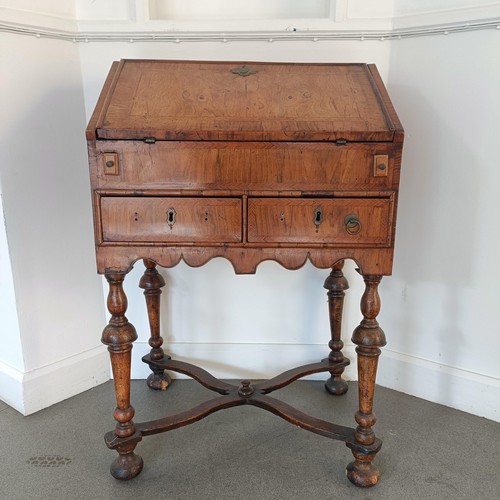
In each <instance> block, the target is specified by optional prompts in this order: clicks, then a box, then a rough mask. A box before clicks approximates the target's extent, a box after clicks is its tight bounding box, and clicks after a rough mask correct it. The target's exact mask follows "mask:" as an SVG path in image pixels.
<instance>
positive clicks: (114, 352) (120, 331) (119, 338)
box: [102, 273, 143, 479]
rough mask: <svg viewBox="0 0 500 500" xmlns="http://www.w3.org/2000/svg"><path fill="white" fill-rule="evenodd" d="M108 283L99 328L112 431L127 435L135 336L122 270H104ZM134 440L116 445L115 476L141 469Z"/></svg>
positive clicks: (130, 425)
mask: <svg viewBox="0 0 500 500" xmlns="http://www.w3.org/2000/svg"><path fill="white" fill-rule="evenodd" d="M105 276H106V279H107V280H108V283H109V294H108V310H109V312H110V313H111V319H110V320H109V324H108V325H107V326H106V328H104V331H103V332H102V342H103V343H104V344H106V345H107V346H108V351H109V354H110V357H111V366H112V369H113V378H114V383H115V393H116V409H115V412H114V417H115V420H116V422H117V424H116V427H115V430H114V433H115V435H116V436H117V437H120V438H125V437H130V436H132V435H133V434H134V433H135V426H134V422H133V421H132V418H133V417H134V413H135V412H134V408H133V407H132V406H131V405H130V363H131V352H132V342H134V340H136V339H137V333H136V331H135V328H134V326H133V325H132V324H131V323H129V322H128V320H127V318H126V316H125V311H126V310H127V296H126V295H125V292H124V291H123V280H124V279H125V273H107V274H105ZM136 444H137V443H132V444H127V445H124V446H121V447H120V446H119V447H117V451H118V457H117V458H116V459H115V460H114V462H113V463H112V464H111V474H112V476H113V477H115V478H116V479H132V478H133V477H135V476H137V474H139V473H140V472H141V470H142V465H143V462H142V458H141V457H140V456H139V455H136V454H135V453H134V449H135V446H136Z"/></svg>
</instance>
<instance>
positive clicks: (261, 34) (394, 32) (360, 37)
mask: <svg viewBox="0 0 500 500" xmlns="http://www.w3.org/2000/svg"><path fill="white" fill-rule="evenodd" d="M485 29H497V30H500V17H499V18H494V19H483V20H479V21H468V22H463V23H452V24H440V25H432V26H418V27H410V28H401V29H391V30H356V31H355V30H334V31H333V30H318V31H293V30H292V31H230V32H225V33H221V32H214V31H199V32H194V31H188V32H179V31H177V32H165V31H153V30H151V31H89V32H76V31H67V30H60V29H50V28H45V27H40V26H33V25H23V24H18V23H9V22H7V23H6V22H0V32H5V33H12V34H17V35H28V36H35V37H37V38H50V39H57V40H63V41H69V42H74V43H88V42H131V43H133V42H177V43H179V42H207V41H212V42H214V41H219V42H244V41H252V42H256V41H263V42H277V41H282V42H285V41H287V42H290V41H313V42H319V41H326V40H330V41H331V40H351V41H364V40H380V41H384V40H394V39H403V38H414V37H421V36H436V35H449V34H453V33H463V32H471V31H478V30H485Z"/></svg>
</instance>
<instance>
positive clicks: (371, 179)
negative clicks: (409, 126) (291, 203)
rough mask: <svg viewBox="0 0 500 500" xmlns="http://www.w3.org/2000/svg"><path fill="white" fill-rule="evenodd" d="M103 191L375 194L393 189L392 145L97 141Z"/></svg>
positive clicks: (97, 175)
mask: <svg viewBox="0 0 500 500" xmlns="http://www.w3.org/2000/svg"><path fill="white" fill-rule="evenodd" d="M96 148H97V151H96V152H95V155H91V158H92V160H93V186H94V187H95V188H98V189H117V188H119V189H169V190H177V189H178V190H186V189H189V190H192V191H193V190H232V191H245V192H248V191H251V190H253V191H256V190H257V191H263V190H266V191H269V190H272V191H300V192H313V191H316V192H318V191H319V192H331V191H370V190H386V189H390V188H391V189H394V188H395V186H396V184H397V182H398V180H399V163H400V149H398V147H397V146H395V145H393V144H383V143H381V144H379V145H373V144H347V145H345V146H336V145H335V144H322V143H314V144H311V143H248V144H246V143H237V142H234V143H213V142H212V143H211V142H208V143H203V142H196V141H192V142H189V141H188V142H173V141H172V142H169V141H158V142H157V143H155V144H145V143H142V142H131V141H102V142H101V141H98V142H97V144H96Z"/></svg>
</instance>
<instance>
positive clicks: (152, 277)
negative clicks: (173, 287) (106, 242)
mask: <svg viewBox="0 0 500 500" xmlns="http://www.w3.org/2000/svg"><path fill="white" fill-rule="evenodd" d="M144 265H145V266H146V270H145V271H144V275H143V276H142V278H141V280H140V282H139V286H140V287H141V288H142V289H143V290H144V296H145V297H146V307H147V309H148V318H149V328H150V331H151V337H150V339H149V345H150V346H151V352H150V356H151V359H153V360H155V361H157V360H159V359H163V358H164V357H165V353H164V352H163V349H162V347H161V346H162V344H163V338H162V337H160V295H161V288H162V287H163V286H165V280H164V279H163V277H162V276H161V274H160V273H159V272H158V270H157V269H156V264H155V263H154V262H153V261H152V260H148V259H144ZM167 358H168V359H170V357H169V356H167ZM151 369H152V371H153V373H151V375H149V377H148V379H147V384H148V387H150V388H151V389H156V390H162V391H164V390H165V389H167V387H169V385H170V384H171V382H172V380H171V379H170V377H169V376H168V374H167V372H166V371H165V370H163V369H162V368H158V367H152V368H151Z"/></svg>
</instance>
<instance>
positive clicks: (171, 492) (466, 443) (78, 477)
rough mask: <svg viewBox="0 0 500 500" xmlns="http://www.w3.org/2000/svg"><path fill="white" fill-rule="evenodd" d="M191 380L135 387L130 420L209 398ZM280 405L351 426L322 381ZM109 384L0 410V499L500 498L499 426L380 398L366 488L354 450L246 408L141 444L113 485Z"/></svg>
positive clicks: (350, 408) (303, 385)
mask: <svg viewBox="0 0 500 500" xmlns="http://www.w3.org/2000/svg"><path fill="white" fill-rule="evenodd" d="M212 395H213V393H211V392H209V391H207V390H206V389H204V388H203V387H201V386H200V385H199V384H197V383H196V382H193V381H191V380H178V381H175V382H174V383H173V385H172V386H171V387H170V388H169V389H168V391H166V392H164V393H161V392H155V391H151V390H149V389H147V387H146V385H145V382H144V381H133V384H132V403H133V404H134V406H135V408H136V418H135V420H136V421H142V420H149V419H152V418H159V417H162V416H165V415H166V414H170V413H174V412H178V411H181V410H183V409H187V408H190V407H191V406H193V405H194V404H197V403H198V402H201V401H202V400H205V399H208V398H210V397H212ZM273 395H275V396H276V397H279V398H280V399H283V400H284V401H286V402H288V403H290V404H292V405H294V406H296V407H298V408H300V409H302V410H304V411H306V412H308V413H311V414H313V415H315V416H317V417H319V418H323V419H326V420H331V421H334V422H335V423H338V424H342V425H348V426H354V424H353V413H354V411H355V409H356V399H357V387H356V384H355V383H350V387H349V392H348V393H347V394H346V395H345V396H341V397H333V396H330V395H329V394H327V393H326V392H325V391H324V389H323V384H322V383H321V382H315V381H298V382H295V383H293V384H292V385H290V386H288V387H287V388H285V389H282V390H280V391H278V392H277V393H274V394H273ZM113 408H114V393H113V386H112V383H111V382H108V383H106V384H103V385H101V386H98V387H96V388H94V389H92V390H90V391H88V392H85V393H83V394H80V395H78V396H75V397H73V398H71V399H68V400H67V401H63V402H61V403H59V404H57V405H54V406H52V407H50V408H47V409H45V410H43V411H40V412H38V413H36V414H34V415H31V416H28V417H23V416H21V415H20V414H19V413H17V412H16V411H15V410H13V409H11V408H10V407H8V406H6V405H4V404H3V403H0V435H1V450H2V453H1V454H0V499H1V500H31V499H33V500H39V499H56V500H59V499H61V500H63V499H64V500H73V499H78V500H79V499H82V500H87V499H99V500H100V499H103V500H104V499H123V500H128V499H135V500H137V499H172V500H183V499H186V500H187V499H189V500H198V499H204V500H211V499H214V500H223V499H238V500H239V499H241V500H245V499H252V500H253V499H258V500H268V499H269V500H271V499H279V500H282V499H283V500H285V499H286V500H293V499H297V500H299V499H300V500H303V499H312V498H317V499H363V500H364V499H383V500H393V499H394V500H408V499H409V500H411V499H418V500H426V499H429V500H431V499H432V500H448V499H450V500H451V499H453V500H456V499H485V500H498V499H500V461H499V460H500V459H499V457H500V424H498V423H495V422H492V421H489V420H486V419H483V418H479V417H475V416H472V415H469V414H466V413H463V412H460V411H457V410H452V409H450V408H447V407H444V406H440V405H437V404H432V403H429V402H426V401H423V400H421V399H417V398H414V397H411V396H407V395H404V394H401V393H398V392H395V391H391V390H389V389H385V388H382V387H378V388H377V392H376V401H375V410H376V414H377V417H378V422H377V424H376V426H375V430H376V433H377V435H378V436H379V437H380V438H381V439H382V440H383V442H384V445H383V447H382V450H381V451H380V453H379V454H378V456H377V458H376V460H375V463H376V464H377V465H378V467H379V469H380V471H381V479H380V482H379V484H378V485H376V486H375V487H373V488H371V489H368V490H364V489H359V488H356V487H355V486H353V485H352V484H351V483H350V482H349V481H348V480H347V478H346V477H345V474H344V470H345V466H346V465H347V463H348V462H350V461H351V457H352V456H351V452H350V450H349V449H348V448H347V447H346V446H345V445H344V444H343V443H342V442H338V441H331V440H329V439H326V438H323V437H320V436H317V435H315V434H312V433H309V432H307V431H304V430H302V429H299V428H297V427H294V426H292V425H290V424H289V423H287V422H285V421H283V420H281V419H280V418H278V417H276V416H274V415H272V414H270V413H268V412H265V411H263V410H261V409H258V408H255V407H249V406H243V407H237V408H233V409H229V410H223V411H220V412H217V413H215V414H213V415H211V416H209V417H207V418H206V419H204V420H202V421H200V422H197V423H195V424H193V425H190V426H187V427H184V428H181V429H178V430H174V431H171V432H167V433H164V434H159V435H156V436H148V437H145V438H144V440H143V441H142V442H141V443H139V445H138V447H137V450H136V451H137V452H138V454H140V455H141V456H142V457H143V459H144V463H145V465H144V470H143V472H142V473H141V474H140V475H139V476H138V477H137V478H135V479H133V480H131V481H128V482H120V481H117V480H115V479H113V478H112V477H111V476H110V475H109V472H108V470H109V465H110V463H111V461H112V460H113V458H114V455H115V452H113V451H110V450H108V449H107V448H106V446H105V444H104V441H103V435H104V433H105V432H107V431H108V430H111V429H112V428H113V427H114V422H113V418H112V410H113Z"/></svg>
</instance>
